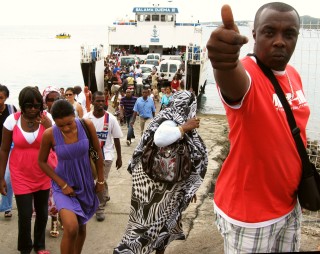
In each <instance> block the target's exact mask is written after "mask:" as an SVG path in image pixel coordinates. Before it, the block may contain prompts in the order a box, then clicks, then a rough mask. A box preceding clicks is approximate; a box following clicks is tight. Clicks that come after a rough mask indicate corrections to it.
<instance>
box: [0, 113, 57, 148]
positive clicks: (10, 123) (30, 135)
mask: <svg viewBox="0 0 320 254" xmlns="http://www.w3.org/2000/svg"><path fill="white" fill-rule="evenodd" d="M46 115H47V116H48V118H49V119H50V120H51V122H52V124H53V123H54V121H53V119H52V116H51V114H50V113H49V112H46ZM15 125H17V126H18V128H19V129H20V130H21V133H22V135H23V136H24V138H25V139H26V141H27V142H28V143H29V144H32V143H33V142H34V141H35V140H36V138H37V136H38V133H39V128H38V129H37V130H35V131H34V132H26V131H24V130H23V129H22V127H21V116H20V117H19V119H18V121H17V120H16V119H14V114H11V115H9V116H8V117H7V118H6V120H5V122H4V123H3V127H5V128H6V129H7V130H9V131H13V128H14V126H15Z"/></svg>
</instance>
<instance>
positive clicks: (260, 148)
mask: <svg viewBox="0 0 320 254" xmlns="http://www.w3.org/2000/svg"><path fill="white" fill-rule="evenodd" d="M221 14H222V21H223V25H222V26H220V27H219V28H217V29H216V30H215V31H213V32H212V34H211V36H210V38H209V41H208V43H207V49H208V57H209V58H210V61H211V64H212V67H213V68H214V76H215V79H216V82H217V85H218V90H219V93H220V96H221V99H222V101H223V103H224V106H225V108H226V114H227V118H228V122H229V126H230V134H229V139H230V153H229V155H228V157H227V159H226V161H225V162H224V164H223V167H222V169H221V172H220V174H219V177H218V180H217V183H216V187H215V193H214V209H215V213H216V216H217V219H216V223H217V226H218V228H219V230H220V231H221V233H222V235H223V237H224V241H225V245H224V246H225V252H226V253H258V252H297V251H299V247H300V233H301V232H300V224H301V208H300V205H299V203H298V202H297V195H296V191H297V188H298V185H299V182H300V178H301V173H302V168H301V160H300V157H299V154H298V151H297V148H296V145H295V142H294V140H293V137H292V134H291V131H290V127H289V125H288V123H287V119H286V114H285V112H284V110H283V107H282V105H281V103H280V101H279V99H278V97H277V94H276V93H275V91H274V88H273V86H272V84H271V83H270V81H269V80H268V78H267V77H266V76H265V75H264V74H263V72H262V70H261V69H260V68H259V66H258V65H257V64H256V59H255V57H245V58H244V59H242V60H241V61H239V54H240V48H241V47H242V45H243V44H246V43H247V42H248V39H247V38H246V37H245V36H242V35H240V34H239V30H238V27H237V26H236V24H235V23H234V21H233V15H232V11H231V8H230V6H228V5H225V6H223V7H222V10H221ZM299 28H300V20H299V15H298V13H297V11H296V10H295V9H294V8H293V7H292V6H290V5H287V4H284V3H269V4H265V5H263V6H261V7H260V8H259V10H258V11H257V13H256V16H255V20H254V29H253V31H252V35H253V38H254V40H255V44H254V54H255V56H256V57H257V58H258V59H259V60H260V61H261V62H262V63H263V64H264V65H266V66H267V67H268V68H270V69H271V70H272V71H273V72H274V74H275V76H276V78H277V80H278V82H279V84H280V86H281V88H282V90H283V91H284V93H285V94H286V98H287V100H288V102H289V104H290V106H291V109H292V111H293V114H294V116H295V119H296V122H297V125H298V127H299V128H300V130H301V137H302V139H303V141H304V142H305V144H306V125H307V121H308V117H309V114H310V110H309V107H308V104H307V102H306V99H305V97H304V93H303V88H302V84H301V78H300V76H299V74H298V73H297V72H296V70H295V69H294V68H293V67H292V66H289V65H288V62H289V60H290V57H291V56H292V54H293V52H294V49H295V46H296V43H297V40H298V35H299Z"/></svg>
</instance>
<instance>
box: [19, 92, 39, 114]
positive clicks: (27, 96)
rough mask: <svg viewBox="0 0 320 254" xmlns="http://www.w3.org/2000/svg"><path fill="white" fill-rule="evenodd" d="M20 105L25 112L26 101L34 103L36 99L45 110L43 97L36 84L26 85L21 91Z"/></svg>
mask: <svg viewBox="0 0 320 254" xmlns="http://www.w3.org/2000/svg"><path fill="white" fill-rule="evenodd" d="M18 99H19V106H20V108H21V111H22V112H25V103H34V101H35V100H36V101H37V103H41V106H40V111H43V110H44V107H43V98H42V95H41V93H40V92H39V90H38V89H37V88H35V87H34V86H26V87H25V88H23V89H22V90H21V91H20V93H19V98H18Z"/></svg>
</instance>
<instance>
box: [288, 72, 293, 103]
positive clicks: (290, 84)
mask: <svg viewBox="0 0 320 254" xmlns="http://www.w3.org/2000/svg"><path fill="white" fill-rule="evenodd" d="M286 77H287V80H288V82H289V86H290V90H291V98H290V99H289V100H292V99H293V98H294V91H293V88H292V83H291V80H290V78H289V76H288V73H287V72H286Z"/></svg>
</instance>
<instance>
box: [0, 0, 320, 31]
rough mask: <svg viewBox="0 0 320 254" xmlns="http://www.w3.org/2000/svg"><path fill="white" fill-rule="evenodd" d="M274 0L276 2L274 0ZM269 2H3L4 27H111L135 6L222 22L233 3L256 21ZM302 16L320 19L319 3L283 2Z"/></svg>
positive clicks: (0, 18)
mask: <svg viewBox="0 0 320 254" xmlns="http://www.w3.org/2000/svg"><path fill="white" fill-rule="evenodd" d="M271 1H272V0H271ZM267 2H270V1H265V0H158V1H149V0H116V1H111V0H54V1H52V0H51V1H48V0H0V25H78V24H79V25H83V24H88V25H92V24H94V25H111V23H112V22H113V21H115V20H117V19H121V18H126V17H127V18H133V15H132V9H133V7H148V6H152V4H154V3H160V6H162V7H178V8H179V17H178V21H179V22H187V21H188V22H189V21H193V22H196V21H198V20H199V21H200V22H208V21H221V16H220V10H221V7H222V5H224V4H229V5H230V6H231V8H232V10H233V14H234V19H235V20H253V19H254V15H255V12H256V10H257V9H258V8H259V7H260V6H261V5H263V4H265V3H267ZM282 2H285V3H288V4H290V5H292V6H293V7H295V8H296V9H297V11H298V12H299V14H300V15H301V16H302V15H309V16H312V17H315V18H320V12H319V9H318V8H316V6H315V2H316V1H315V0H300V1H297V0H282Z"/></svg>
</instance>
